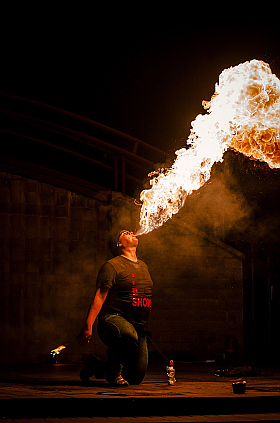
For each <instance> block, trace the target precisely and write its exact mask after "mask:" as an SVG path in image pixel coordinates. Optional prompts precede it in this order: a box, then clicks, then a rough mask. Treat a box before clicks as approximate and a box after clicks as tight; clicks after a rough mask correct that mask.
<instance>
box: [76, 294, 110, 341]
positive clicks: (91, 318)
mask: <svg viewBox="0 0 280 423" xmlns="http://www.w3.org/2000/svg"><path fill="white" fill-rule="evenodd" d="M108 292H109V288H106V287H101V288H98V289H97V291H96V293H95V296H94V298H93V300H92V303H91V305H90V307H89V310H88V314H87V318H86V321H85V324H84V327H83V329H82V330H81V332H80V334H79V335H78V337H77V339H78V341H79V343H80V344H81V345H82V344H85V343H86V342H89V341H90V340H91V337H92V326H93V324H94V322H95V320H96V318H97V316H98V314H99V312H100V310H101V307H102V305H103V303H104V301H105V300H106V297H107V294H108Z"/></svg>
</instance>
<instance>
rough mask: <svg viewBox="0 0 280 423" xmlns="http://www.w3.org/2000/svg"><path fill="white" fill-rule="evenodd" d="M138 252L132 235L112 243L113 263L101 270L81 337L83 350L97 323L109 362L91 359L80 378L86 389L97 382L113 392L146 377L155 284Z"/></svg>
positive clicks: (107, 264)
mask: <svg viewBox="0 0 280 423" xmlns="http://www.w3.org/2000/svg"><path fill="white" fill-rule="evenodd" d="M137 246H138V239H137V237H136V236H135V235H134V234H133V232H129V231H127V230H123V231H121V232H119V233H118V234H117V236H115V237H112V238H111V240H110V241H109V247H110V250H111V252H112V254H113V256H114V258H112V259H110V260H108V261H107V262H106V263H105V264H104V265H103V266H102V267H101V268H100V270H99V273H98V276H97V281H96V293H95V296H94V299H93V301H92V303H91V305H90V307H89V311H88V315H87V318H86V321H85V324H84V327H83V329H82V330H81V332H80V334H79V336H78V340H79V342H80V344H85V343H86V342H89V341H90V339H91V337H92V326H93V324H94V322H95V320H96V319H97V317H98V325H97V332H98V335H99V338H100V339H101V341H102V342H103V343H104V344H105V345H107V346H108V347H109V348H108V360H107V361H102V360H100V359H98V358H97V357H95V356H94V355H92V354H90V355H89V356H88V357H87V359H86V362H85V365H84V368H83V369H82V370H81V372H80V378H81V380H82V381H83V382H84V383H87V382H88V381H89V378H90V377H91V376H95V377H96V378H98V379H100V378H104V377H105V378H106V380H107V381H108V382H109V383H110V384H111V385H113V386H124V385H129V384H133V385H138V384H140V383H141V382H142V380H143V379H144V377H145V373H146V370H147V365H148V348H147V340H146V330H147V327H148V323H149V318H150V311H151V304H152V303H151V297H152V287H153V282H152V279H151V277H150V274H149V271H148V267H147V265H146V264H145V263H144V262H143V261H141V260H138V259H137V255H136V250H137Z"/></svg>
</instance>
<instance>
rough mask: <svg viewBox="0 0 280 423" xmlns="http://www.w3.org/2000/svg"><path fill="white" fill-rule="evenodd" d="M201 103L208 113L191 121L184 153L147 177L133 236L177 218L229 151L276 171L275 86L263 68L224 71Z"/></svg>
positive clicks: (279, 127) (279, 150) (279, 101)
mask: <svg viewBox="0 0 280 423" xmlns="http://www.w3.org/2000/svg"><path fill="white" fill-rule="evenodd" d="M202 104H203V107H204V108H205V109H207V112H208V113H207V114H205V115H198V116H197V117H196V119H195V120H194V121H193V122H192V124H191V125H192V130H191V133H190V135H189V137H188V140H187V145H188V148H182V149H181V150H178V151H176V155H177V158H176V160H175V162H174V163H173V165H172V167H171V168H170V169H167V170H166V169H164V170H159V171H158V172H153V173H152V174H150V175H149V176H153V178H152V179H151V181H150V184H151V185H152V188H151V189H149V190H144V191H142V192H141V195H140V200H141V201H142V203H143V204H142V207H141V213H140V223H139V224H140V228H141V229H140V230H139V231H138V232H137V234H136V235H141V234H144V233H148V232H150V231H152V230H153V229H156V228H158V227H159V226H161V225H163V223H164V222H166V221H167V220H168V219H170V218H171V217H172V215H173V214H175V213H177V212H178V211H179V210H180V208H181V207H182V206H183V204H184V202H185V199H186V196H187V195H189V194H190V193H191V192H193V191H194V190H197V189H198V188H200V187H201V186H202V185H203V184H204V183H205V182H206V181H207V180H208V179H209V178H210V172H211V168H212V166H213V164H214V163H215V162H218V161H222V160H223V154H224V152H225V151H226V150H227V149H229V148H231V149H233V150H235V151H238V152H241V153H243V154H244V155H246V156H248V157H250V158H251V159H254V160H261V161H264V162H266V163H267V164H268V165H269V166H270V167H271V168H279V167H280V81H279V79H278V78H277V77H276V76H275V75H273V74H272V72H271V70H270V67H269V65H268V64H266V63H264V62H262V61H259V60H252V61H250V62H245V63H241V64H240V65H238V66H235V67H231V68H229V69H225V70H224V71H223V72H222V73H221V74H220V76H219V83H217V84H216V86H215V93H214V94H213V96H212V97H211V100H210V101H203V102H202ZM154 174H155V175H154Z"/></svg>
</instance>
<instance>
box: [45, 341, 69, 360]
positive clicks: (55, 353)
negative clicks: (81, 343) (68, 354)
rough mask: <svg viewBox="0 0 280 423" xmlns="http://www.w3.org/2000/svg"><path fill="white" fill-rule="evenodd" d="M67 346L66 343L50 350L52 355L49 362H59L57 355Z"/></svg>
mask: <svg viewBox="0 0 280 423" xmlns="http://www.w3.org/2000/svg"><path fill="white" fill-rule="evenodd" d="M65 348H66V346H65V345H60V346H59V347H57V348H55V349H54V350H51V352H50V357H49V360H48V362H50V363H58V360H57V359H56V358H57V357H56V356H57V355H58V354H60V353H61V351H63V350H65Z"/></svg>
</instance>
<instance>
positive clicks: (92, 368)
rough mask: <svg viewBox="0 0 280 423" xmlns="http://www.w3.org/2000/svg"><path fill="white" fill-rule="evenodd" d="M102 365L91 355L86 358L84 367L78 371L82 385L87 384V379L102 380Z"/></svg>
mask: <svg viewBox="0 0 280 423" xmlns="http://www.w3.org/2000/svg"><path fill="white" fill-rule="evenodd" d="M103 367H104V363H103V362H102V361H101V360H100V359H99V358H97V357H95V356H94V355H92V354H89V355H88V356H87V359H86V361H85V364H84V367H83V368H82V370H81V371H80V379H81V381H82V382H83V383H85V384H87V383H89V379H90V378H91V377H92V376H94V377H95V378H96V379H103V378H104V369H103Z"/></svg>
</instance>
